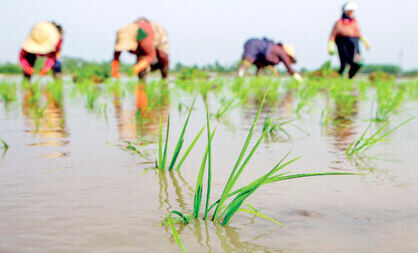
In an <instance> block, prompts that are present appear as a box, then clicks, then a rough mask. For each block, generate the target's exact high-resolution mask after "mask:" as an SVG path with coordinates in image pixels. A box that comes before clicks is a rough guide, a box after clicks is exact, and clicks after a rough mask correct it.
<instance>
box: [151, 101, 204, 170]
mask: <svg viewBox="0 0 418 253" xmlns="http://www.w3.org/2000/svg"><path fill="white" fill-rule="evenodd" d="M195 101H196V97H195V98H194V99H193V102H192V105H191V106H190V109H189V112H188V114H187V118H186V121H185V122H184V125H183V129H182V131H181V133H180V135H179V138H178V140H177V144H176V146H175V148H174V152H173V155H172V158H171V161H170V163H169V165H168V167H166V162H167V146H168V139H169V129H170V117H169V118H168V121H167V133H166V136H165V138H166V139H165V145H164V153H163V151H162V150H163V145H162V139H163V137H162V121H161V119H160V126H159V134H158V161H156V168H158V169H161V170H165V169H166V168H167V169H168V170H173V169H174V168H175V165H176V162H177V159H178V157H179V155H180V151H181V149H182V147H183V143H184V134H185V133H186V129H187V125H188V123H189V120H190V115H191V114H192V110H193V106H194V103H195ZM200 135H201V133H199V134H198V135H197V136H196V137H195V139H194V140H193V141H192V143H191V144H190V145H189V147H188V148H187V149H186V153H185V154H184V155H183V157H182V158H181V159H180V162H181V164H182V163H183V162H184V160H185V159H186V157H187V156H188V155H189V153H190V151H191V149H192V148H193V146H194V145H195V144H196V142H197V139H199V137H200ZM179 169H180V167H176V170H179Z"/></svg>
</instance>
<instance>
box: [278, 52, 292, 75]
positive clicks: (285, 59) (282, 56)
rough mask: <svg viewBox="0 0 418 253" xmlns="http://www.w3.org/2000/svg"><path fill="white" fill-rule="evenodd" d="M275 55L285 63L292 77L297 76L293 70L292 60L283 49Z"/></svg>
mask: <svg viewBox="0 0 418 253" xmlns="http://www.w3.org/2000/svg"><path fill="white" fill-rule="evenodd" d="M275 53H276V54H277V56H278V57H279V59H280V61H282V62H283V64H284V66H285V67H286V69H287V72H289V74H291V75H293V74H295V71H294V70H293V68H292V61H291V60H290V57H289V56H288V55H287V54H286V53H285V51H284V50H283V49H282V48H279V49H277V50H275Z"/></svg>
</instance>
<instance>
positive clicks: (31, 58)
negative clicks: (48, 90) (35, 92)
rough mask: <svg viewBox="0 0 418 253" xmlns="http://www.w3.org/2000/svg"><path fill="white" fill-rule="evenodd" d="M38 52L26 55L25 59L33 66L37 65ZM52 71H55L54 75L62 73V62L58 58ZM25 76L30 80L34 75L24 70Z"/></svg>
mask: <svg viewBox="0 0 418 253" xmlns="http://www.w3.org/2000/svg"><path fill="white" fill-rule="evenodd" d="M36 58H37V56H36V54H31V53H27V54H26V56H25V59H26V60H27V61H28V63H29V65H30V66H31V67H32V68H33V66H35V62H36ZM52 71H53V72H54V76H55V75H56V74H60V73H61V62H59V61H58V60H56V61H55V64H54V66H53V67H52ZM23 76H24V78H25V79H28V80H30V78H31V76H32V75H28V74H26V73H25V72H23Z"/></svg>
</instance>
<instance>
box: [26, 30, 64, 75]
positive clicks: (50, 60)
mask: <svg viewBox="0 0 418 253" xmlns="http://www.w3.org/2000/svg"><path fill="white" fill-rule="evenodd" d="M61 47H62V38H60V40H59V41H58V43H57V45H56V47H55V51H53V52H50V53H47V54H35V55H36V56H46V57H47V59H46V61H45V64H44V67H43V70H44V71H48V70H50V69H51V68H52V67H53V66H54V64H55V61H56V59H57V57H58V55H59V53H60V51H61ZM28 54H31V53H29V52H26V51H25V50H23V49H22V50H20V54H19V63H20V65H21V66H22V67H23V68H27V67H31V66H30V64H29V62H28V61H27V59H26V57H27V55H28Z"/></svg>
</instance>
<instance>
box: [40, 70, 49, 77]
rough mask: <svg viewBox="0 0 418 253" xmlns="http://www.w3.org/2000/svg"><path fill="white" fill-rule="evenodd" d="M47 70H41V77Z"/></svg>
mask: <svg viewBox="0 0 418 253" xmlns="http://www.w3.org/2000/svg"><path fill="white" fill-rule="evenodd" d="M48 71H49V70H46V69H43V70H41V73H39V74H40V75H41V76H44V75H46V74H47V73H48Z"/></svg>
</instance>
